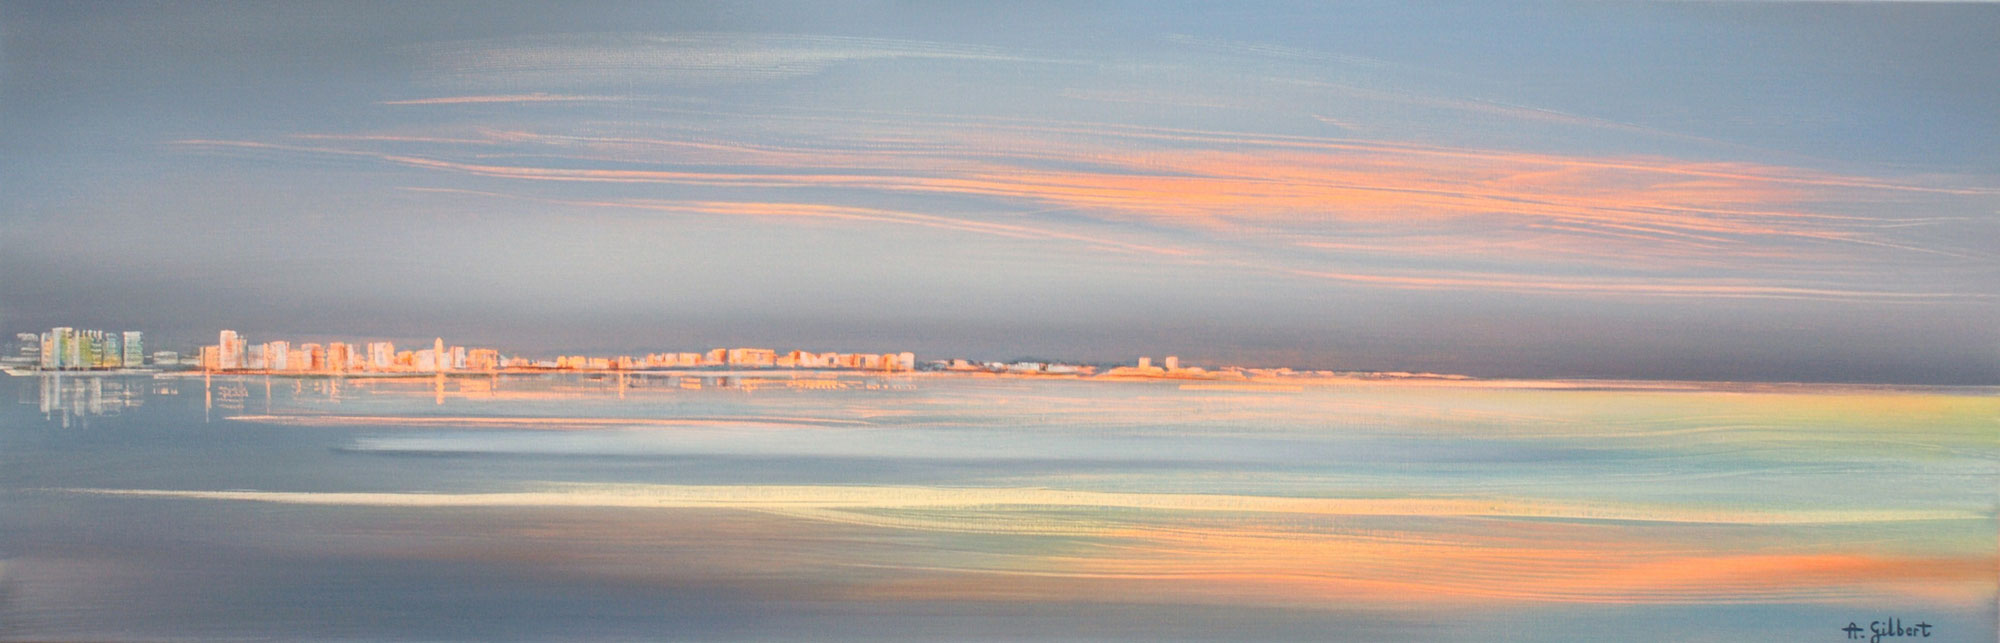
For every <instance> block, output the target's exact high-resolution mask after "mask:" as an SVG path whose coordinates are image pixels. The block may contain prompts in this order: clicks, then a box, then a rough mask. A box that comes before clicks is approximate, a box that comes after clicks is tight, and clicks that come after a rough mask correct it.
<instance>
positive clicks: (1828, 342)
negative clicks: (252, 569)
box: [0, 3, 2000, 383]
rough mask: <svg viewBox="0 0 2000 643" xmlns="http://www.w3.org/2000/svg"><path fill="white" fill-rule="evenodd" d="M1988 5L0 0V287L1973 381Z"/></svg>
mask: <svg viewBox="0 0 2000 643" xmlns="http://www.w3.org/2000/svg"><path fill="white" fill-rule="evenodd" d="M1995 33H2000V8H1996V7H1994V6H1990V5H1949V4H1903V3H1892V4H1847V3H1805V4H1774V3H1749V4H1728V3H1721V4H1708V3H1688V4H1682V3H1671V4H1636V3H1581V4H1570V3H1555V4H1524V5H1512V6H1508V7H1504V8H1500V7H1488V6H1485V5H1456V4H1421V3H1420V4H1408V3H1381V4H1342V5H1338V6H1323V5H1318V4H1301V5H1277V4H1255V5H1249V6H1246V7H1224V6H1214V5H1163V4H1156V3H1139V4H1129V5H1119V4H1085V5H1081V6H1077V5H1074V4H1071V3H1050V4H1013V5H1007V6H1002V7H993V8H967V7H959V6H952V5H945V6H931V5H928V4H922V3H861V4H851V5H843V6H837V7H829V6H820V5H809V4H802V5H789V4H744V5H730V6H722V7H715V6H707V5H704V4H687V5H669V6H659V5H655V4H652V3H635V4H592V3H584V4H574V3H563V4H504V3H502V4H493V3H478V4H458V3H424V4H416V5H403V4H392V3H381V4H367V3H327V4H308V5H294V6H254V5H240V4H202V3H193V4H190V3H162V4H146V5H116V6H90V5H74V4H71V3H51V4H37V3H10V4H8V5H6V6H4V7H0V152H4V153H0V325H4V326H5V328H6V329H7V330H8V331H10V332H13V331H17V330H31V329H36V328H42V327H46V326H50V325H58V324H60V325H72V326H80V327H107V328H128V327H130V328H139V329H143V330H148V331H151V332H152V333H153V334H154V335H153V336H154V337H155V338H156V339H155V343H156V344H173V343H175V342H187V343H192V342H194V341H197V340H199V339H207V338H210V337H211V334H212V332H213V331H214V330H215V329H217V328H224V327H228V328H234V329H237V330H241V331H244V332H245V333H247V334H249V335H251V336H252V337H253V338H254V337H260V336H261V337H280V336H282V337H350V338H370V337H382V338H396V339H418V338H428V337H430V336H432V335H438V334H442V335H445V336H446V337H448V338H450V339H453V340H454V341H463V342H466V343H475V344H490V345H496V346H499V347H502V348H503V349H509V350H521V351H530V352H537V351H555V350H596V351H612V350H618V351H624V350H638V349H648V348H651V349H670V348H673V349H694V348H702V347H707V346H714V345H739V344H750V345H764V346H773V347H801V348H825V349H842V350H888V349H909V350H915V351H917V352H919V353H920V354H922V355H925V356H946V355H967V356H973V357H989V358H1007V357H1016V356H1051V357H1068V358H1074V359H1080V360H1129V359H1130V358H1132V357H1134V356H1137V355H1140V354H1153V355H1158V354H1164V353H1178V354H1181V355H1182V356H1184V357H1185V358H1187V359H1189V360H1196V361H1205V362H1211V363H1218V362H1231V363H1244V362H1249V363H1271V364H1289V365H1296V366H1313V367H1326V368H1354V369H1386V370H1435V371H1453V372H1466V373H1473V374H1480V375H1526V376H1593V377H1683V378H1701V379H1797V380H1863V381H1893V382H1982V383H1991V382H1995V381H2000V330H1996V327H1995V326H1996V325H1995V324H1994V323H1993V320H1994V319H1996V315H1995V313H1996V312H2000V311H1996V297H2000V262H1996V256H1995V250H1994V249H1995V248H2000V224H1997V223H1996V216H2000V214H1996V212H1997V211H2000V146H1995V145H1993V144H1992V143H1993V141H1995V140H2000V112H1996V110H1995V109H1994V105H2000V95H1996V94H2000V70H1996V66H1994V65H1992V64H1991V63H1990V61H1992V60H1996V59H2000V40H1996V39H1995V38H1993V36H1992V34H1995ZM211 341H212V339H211Z"/></svg>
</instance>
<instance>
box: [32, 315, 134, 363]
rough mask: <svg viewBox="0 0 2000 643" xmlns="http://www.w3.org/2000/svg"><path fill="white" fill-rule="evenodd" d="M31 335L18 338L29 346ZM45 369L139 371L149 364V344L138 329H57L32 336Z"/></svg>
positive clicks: (61, 327) (62, 327)
mask: <svg viewBox="0 0 2000 643" xmlns="http://www.w3.org/2000/svg"><path fill="white" fill-rule="evenodd" d="M29 336H30V335H29V334H27V333H23V334H22V335H21V336H19V337H17V338H18V339H20V340H21V342H22V344H23V345H24V347H25V345H27V343H28V342H27V339H28V338H29ZM33 337H34V339H35V344H34V345H35V346H36V348H37V350H36V353H37V357H38V360H37V362H36V363H37V364H38V365H40V366H41V368H42V370H62V371H75V370H91V369H107V368H136V367H140V366H145V365H146V345H145V340H144V338H143V336H142V335H141V334H140V333H139V331H136V330H128V331H124V332H110V331H103V330H77V329H75V328H70V327H68V326H57V327H55V328H51V329H49V332H46V333H42V334H40V335H38V336H33Z"/></svg>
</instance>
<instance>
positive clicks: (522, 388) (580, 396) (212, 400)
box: [205, 371, 916, 412]
mask: <svg viewBox="0 0 2000 643" xmlns="http://www.w3.org/2000/svg"><path fill="white" fill-rule="evenodd" d="M246 384H247V385H248V386H247V388H246V386H245V385H246ZM205 388H206V389H207V390H208V395H207V397H208V399H209V407H210V408H221V409H224V410H228V411H237V412H240V411H243V410H244V407H245V406H246V404H245V402H246V401H247V402H249V403H251V404H254V405H256V406H260V407H262V408H263V412H273V410H274V409H277V408H279V407H286V406H301V405H303V406H306V407H322V408H324V407H325V406H326V405H342V404H347V403H360V404H366V403H368V402H367V401H368V400H381V399H422V400H424V401H426V402H429V403H431V404H436V405H444V404H446V403H447V402H446V401H447V400H463V401H465V402H472V403H482V402H503V401H523V400H556V399H575V400H589V399H617V400H624V399H633V400H635V401H637V400H664V399H667V398H671V397H677V396H687V395H699V394H701V393H699V392H701V391H712V392H716V393H722V392H727V393H732V394H744V393H757V394H785V393H794V394H798V393H817V392H832V391H863V390H866V391H881V390H910V389H915V388H916V386H915V385H914V384H913V383H912V381H911V379H910V378H908V377H893V376H889V377H883V376H868V377H853V376H847V377H843V376H839V375H833V374H781V375H776V376H771V375H753V374H743V373H727V372H717V373H702V372H698V371H697V372H653V373H645V372H634V373H618V372H612V373H590V374H569V373H563V374H536V375H507V374H480V375H470V374H466V375H452V374H442V373H441V374H433V375H427V376H424V377H321V376H305V377H285V376H214V377H212V379H210V381H209V384H208V386H206V387H205ZM260 388H261V389H262V392H261V393H258V392H256V391H257V390H258V389H260ZM284 389H290V390H289V394H287V391H285V390H284ZM260 396H261V397H262V400H261V401H259V400H258V399H257V398H259V397H260Z"/></svg>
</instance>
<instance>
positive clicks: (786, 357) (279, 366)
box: [201, 330, 917, 373]
mask: <svg viewBox="0 0 2000 643" xmlns="http://www.w3.org/2000/svg"><path fill="white" fill-rule="evenodd" d="M201 366H202V368H203V369H205V370H212V371H267V372H269V371H281V372H282V371H292V372H307V373H445V372H454V371H473V372H479V371H498V370H503V369H543V370H579V371H604V370H643V369H671V368H705V367H716V366H729V367H742V368H829V369H859V370H892V371H893V370H903V371H908V370H915V369H916V367H917V358H916V355H914V354H912V353H907V352H905V353H883V354H873V353H815V352H809V351H791V352H788V353H779V352H777V351H774V350H770V349H764V348H717V349H714V350H711V351H708V352H706V353H651V354H647V355H642V356H635V355H622V356H615V357H592V356H587V355H565V356H562V357H558V358H555V359H552V360H548V359H539V360H538V359H533V358H528V357H520V356H511V357H509V356H502V355H501V354H500V352H499V351H497V350H493V349H490V348H467V347H464V346H446V345H445V343H444V339H442V338H439V339H436V340H433V342H432V344H431V346H430V347H429V348H422V349H417V350H397V349H396V345H395V344H393V343H391V342H367V343H364V344H348V343H344V342H328V343H325V344H319V343H298V344H294V343H292V342H288V341H284V340H277V341H269V342H264V343H251V342H250V341H249V340H248V339H245V338H244V337H243V335H242V334H240V333H237V332H236V331H233V330H225V331H222V332H221V333H220V335H219V336H218V337H217V342H216V344H214V345H212V346H203V347H202V348H201Z"/></svg>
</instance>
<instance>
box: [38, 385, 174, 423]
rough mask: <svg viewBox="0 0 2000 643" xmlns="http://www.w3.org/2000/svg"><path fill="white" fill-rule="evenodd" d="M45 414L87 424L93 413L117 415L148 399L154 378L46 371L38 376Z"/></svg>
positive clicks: (45, 415)
mask: <svg viewBox="0 0 2000 643" xmlns="http://www.w3.org/2000/svg"><path fill="white" fill-rule="evenodd" d="M38 379H39V380H40V381H39V382H38V384H39V388H40V393H41V395H40V399H39V400H38V401H39V403H40V406H41V410H42V417H44V418H47V419H49V420H51V421H57V420H60V421H61V422H62V425H63V426H64V427H69V426H70V425H71V423H72V422H75V423H78V424H82V425H86V426H87V425H88V424H89V419H90V418H91V417H95V416H99V415H118V414H120V413H122V412H123V411H124V410H125V409H127V408H134V407H138V406H139V405H141V404H143V403H145V399H146V397H145V390H146V389H145V386H146V385H147V384H151V383H152V380H140V381H134V380H132V379H131V378H128V377H118V376H90V375H84V376H78V375H65V374H62V373H47V374H43V375H41V376H40V377H39V378H38Z"/></svg>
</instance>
